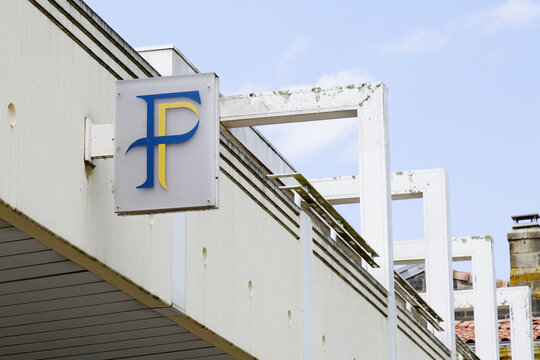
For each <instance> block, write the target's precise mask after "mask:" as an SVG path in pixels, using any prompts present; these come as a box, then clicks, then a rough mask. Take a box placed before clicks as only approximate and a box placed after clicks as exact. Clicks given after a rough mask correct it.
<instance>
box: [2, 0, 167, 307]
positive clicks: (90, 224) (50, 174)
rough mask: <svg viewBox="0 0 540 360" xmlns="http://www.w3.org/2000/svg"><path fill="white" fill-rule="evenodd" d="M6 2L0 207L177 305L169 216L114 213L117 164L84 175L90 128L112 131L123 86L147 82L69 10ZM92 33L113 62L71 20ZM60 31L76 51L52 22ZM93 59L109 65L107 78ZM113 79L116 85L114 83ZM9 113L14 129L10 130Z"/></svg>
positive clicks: (104, 162) (102, 162) (103, 162)
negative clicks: (117, 91) (122, 82)
mask: <svg viewBox="0 0 540 360" xmlns="http://www.w3.org/2000/svg"><path fill="white" fill-rule="evenodd" d="M58 5H59V6H60V7H61V9H64V10H65V9H67V10H66V11H67V14H68V16H66V15H65V14H62V12H61V11H60V10H59V9H58V8H56V7H54V6H53V5H52V4H51V3H49V2H48V1H40V2H36V3H35V5H34V4H32V3H31V2H29V1H9V0H1V1H0V34H1V36H2V38H0V44H1V46H2V50H1V51H0V79H1V86H0V107H1V108H2V110H1V111H0V168H1V169H2V170H1V171H0V199H1V200H2V201H3V202H5V203H6V204H7V205H8V206H9V207H11V208H13V209H15V210H17V211H19V212H21V213H23V214H24V215H26V216H27V217H29V218H31V219H32V220H33V221H35V222H37V223H38V224H41V225H43V226H44V227H45V228H46V229H48V230H49V231H51V232H52V233H54V234H55V235H56V236H58V237H60V238H63V239H66V240H68V241H69V243H70V244H71V245H73V246H75V247H76V248H77V249H79V250H82V251H83V252H85V253H87V254H88V255H89V256H91V257H94V258H97V259H98V260H99V261H100V262H102V263H104V264H106V265H107V266H109V267H110V268H112V269H114V271H117V272H119V273H120V274H122V275H123V276H124V277H126V278H127V279H129V280H131V281H132V282H134V283H136V284H137V285H139V286H141V287H143V288H144V289H146V290H147V291H148V292H150V293H152V294H154V295H155V296H157V297H159V298H161V299H162V300H163V301H165V302H170V297H171V271H170V269H171V257H170V252H171V251H170V250H171V220H170V216H169V215H160V216H155V217H154V218H153V219H152V221H150V219H149V218H148V216H140V217H118V216H116V215H115V214H114V213H113V202H112V201H113V196H112V194H113V191H114V186H113V185H114V184H113V179H114V177H113V161H114V160H113V159H106V160H97V161H96V163H97V167H96V168H95V169H94V170H91V169H90V168H88V167H85V163H84V159H83V154H84V123H85V117H90V118H91V119H92V120H93V121H94V122H95V123H98V124H102V123H111V122H113V118H114V82H115V81H116V80H117V77H116V76H119V77H121V78H124V79H131V78H132V77H133V76H132V75H130V74H129V73H128V71H126V70H125V69H124V68H126V69H128V70H129V72H131V73H132V74H134V75H136V76H138V77H146V76H147V75H146V74H145V73H144V72H143V71H142V70H141V69H140V68H139V67H138V66H136V65H135V63H134V62H133V61H132V60H130V59H129V58H128V57H127V56H126V55H125V54H124V53H122V52H121V51H120V49H119V48H118V47H116V46H115V45H114V44H113V42H112V40H111V39H107V38H106V37H105V36H104V35H103V34H101V33H100V32H98V31H97V30H96V29H95V28H94V27H93V26H91V25H90V24H89V21H88V20H87V19H85V18H83V17H82V16H81V14H80V13H78V12H77V11H76V10H74V9H73V8H71V6H69V5H68V4H67V1H58ZM69 16H72V17H73V18H74V19H78V21H80V23H82V24H83V25H86V27H87V28H88V29H89V30H90V31H91V33H92V34H93V36H94V37H95V38H96V39H97V40H99V42H101V43H103V44H105V45H106V46H107V47H108V49H109V52H111V53H112V54H113V56H114V57H116V58H117V59H118V60H119V63H118V62H117V61H115V60H113V59H112V57H111V56H110V55H108V54H107V53H106V52H105V51H104V50H103V49H101V48H100V47H99V46H98V45H97V44H96V43H95V42H93V41H92V40H91V39H89V37H88V36H86V35H85V34H83V33H82V32H81V30H80V29H79V28H78V27H77V26H76V25H75V23H74V22H72V21H71V20H70V18H69ZM48 17H51V18H53V19H55V20H56V21H58V22H60V23H61V24H62V26H64V27H65V29H66V31H68V32H69V33H70V34H71V35H72V36H73V37H76V38H77V39H79V41H80V42H82V43H83V44H84V46H85V47H86V48H87V49H88V51H87V50H85V49H84V48H83V47H82V46H80V45H79V44H77V43H75V42H74V40H73V39H72V38H70V37H69V36H68V34H67V33H66V32H64V31H62V30H61V29H60V28H59V27H58V26H57V25H55V24H54V23H53V22H52V21H51V19H50V18H48ZM89 52H91V53H92V54H94V55H95V56H97V57H98V58H100V59H101V61H103V62H105V63H106V64H107V66H108V67H109V69H110V70H108V69H107V68H105V67H104V66H103V65H102V64H100V63H99V62H98V61H97V60H96V59H94V58H92V56H90V54H89ZM114 74H115V75H116V76H115V75H114ZM10 103H12V104H13V105H14V107H15V111H16V123H15V125H14V126H13V127H11V126H10V123H9V118H8V111H7V107H8V104H10Z"/></svg>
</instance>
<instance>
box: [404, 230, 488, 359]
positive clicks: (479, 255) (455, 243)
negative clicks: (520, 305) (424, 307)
mask: <svg viewBox="0 0 540 360" xmlns="http://www.w3.org/2000/svg"><path fill="white" fill-rule="evenodd" d="M424 243H425V241H424V240H409V241H398V242H396V243H394V260H395V261H396V262H397V263H402V264H406V263H417V262H419V261H422V260H423V259H426V253H425V246H424ZM452 259H453V260H456V261H465V260H471V262H472V275H473V290H471V294H472V295H471V296H472V297H474V302H475V303H476V304H482V307H481V308H479V309H478V311H475V313H474V319H475V330H476V331H475V333H476V354H477V355H478V356H479V357H480V358H481V359H495V358H497V357H498V356H499V355H498V354H499V342H498V339H499V338H498V333H497V306H496V300H495V299H496V298H495V272H494V266H493V244H492V242H491V237H489V236H471V237H459V238H453V239H452ZM432 291H436V289H432ZM455 293H456V292H455V291H454V295H455ZM454 299H455V297H454ZM454 302H455V300H454ZM454 308H456V304H455V303H454V307H453V308H452V312H453V311H454Z"/></svg>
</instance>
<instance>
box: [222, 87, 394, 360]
mask: <svg viewBox="0 0 540 360" xmlns="http://www.w3.org/2000/svg"><path fill="white" fill-rule="evenodd" d="M387 104H388V101H387V89H386V87H385V86H384V84H383V83H368V84H362V85H359V86H356V85H350V86H346V87H342V86H337V87H332V88H323V89H321V88H312V89H300V90H292V91H277V92H273V93H263V94H250V95H240V96H228V97H223V98H222V99H221V123H222V124H223V125H225V126H226V127H229V128H232V127H242V126H255V125H267V124H278V123H289V122H299V121H313V120H323V119H338V118H345V117H354V116H356V117H358V124H359V134H360V136H359V146H360V148H359V161H360V176H359V177H358V179H359V183H358V188H357V190H356V192H358V193H359V194H361V195H360V196H361V197H362V198H363V199H364V201H363V202H362V203H361V224H362V236H363V237H364V238H365V239H367V241H369V242H370V244H372V247H373V248H374V249H375V251H376V252H377V253H378V254H379V255H380V256H381V261H379V265H380V268H378V269H370V272H372V274H373V276H374V277H375V278H376V279H377V280H378V281H379V282H380V283H381V284H383V285H384V287H385V288H386V289H388V293H389V299H388V302H389V304H388V309H389V314H388V319H389V320H388V321H389V331H388V336H389V337H388V341H389V347H388V351H389V353H388V355H387V356H385V357H386V358H389V359H395V358H396V329H397V326H396V308H395V297H394V270H393V258H392V233H391V193H390V149H389V142H388V111H387Z"/></svg>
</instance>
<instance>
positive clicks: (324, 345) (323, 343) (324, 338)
mask: <svg viewBox="0 0 540 360" xmlns="http://www.w3.org/2000/svg"><path fill="white" fill-rule="evenodd" d="M322 349H323V350H324V351H326V336H324V335H323V337H322Z"/></svg>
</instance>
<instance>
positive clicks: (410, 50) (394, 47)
mask: <svg viewBox="0 0 540 360" xmlns="http://www.w3.org/2000/svg"><path fill="white" fill-rule="evenodd" d="M449 38H450V35H449V34H448V33H447V32H439V31H432V30H425V29H421V30H418V31H416V32H414V33H411V34H409V35H408V36H406V37H404V38H403V39H401V40H398V41H394V42H390V43H388V44H386V45H384V46H383V47H382V51H383V52H384V53H397V54H407V55H411V54H418V53H422V52H426V51H431V50H440V49H443V48H445V47H446V45H447V44H448V41H449Z"/></svg>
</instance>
